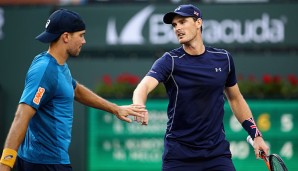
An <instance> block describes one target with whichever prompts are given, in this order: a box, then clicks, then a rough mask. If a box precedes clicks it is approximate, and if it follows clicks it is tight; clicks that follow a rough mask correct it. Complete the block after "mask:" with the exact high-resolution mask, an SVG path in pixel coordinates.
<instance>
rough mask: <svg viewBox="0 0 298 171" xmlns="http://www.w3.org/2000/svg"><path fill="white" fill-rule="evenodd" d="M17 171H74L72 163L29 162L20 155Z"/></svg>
mask: <svg viewBox="0 0 298 171" xmlns="http://www.w3.org/2000/svg"><path fill="white" fill-rule="evenodd" d="M16 168H17V171H72V167H71V165H70V164H37V163H30V162H27V161H25V160H23V159H21V158H20V157H17V161H16Z"/></svg>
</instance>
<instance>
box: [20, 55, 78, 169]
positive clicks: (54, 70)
mask: <svg viewBox="0 0 298 171" xmlns="http://www.w3.org/2000/svg"><path fill="white" fill-rule="evenodd" d="M75 87H76V81H75V80H73V79H72V76H71V73H70V70H69V68H68V65H67V64H66V63H65V64H64V65H59V64H58V63H57V61H56V59H55V58H54V57H52V56H51V55H50V54H49V53H46V52H43V53H41V54H39V55H37V56H36V57H35V58H34V60H33V62H32V64H31V66H30V68H29V70H28V72H27V76H26V80H25V88H24V91H23V94H22V96H21V99H20V103H26V104H28V105H30V106H31V107H33V108H34V109H35V110H36V113H35V115H34V116H33V117H32V118H31V120H30V122H29V126H28V129H27V132H26V136H25V139H24V141H23V142H22V144H21V146H20V148H19V150H18V156H19V157H21V158H22V159H24V160H25V161H28V162H32V163H39V164H70V160H69V155H68V148H69V145H70V142H71V130H72V122H73V102H74V89H75Z"/></svg>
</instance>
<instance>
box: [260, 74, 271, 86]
mask: <svg viewBox="0 0 298 171" xmlns="http://www.w3.org/2000/svg"><path fill="white" fill-rule="evenodd" d="M262 80H263V83H264V84H270V83H272V80H273V78H272V77H271V75H269V74H265V75H263V78H262Z"/></svg>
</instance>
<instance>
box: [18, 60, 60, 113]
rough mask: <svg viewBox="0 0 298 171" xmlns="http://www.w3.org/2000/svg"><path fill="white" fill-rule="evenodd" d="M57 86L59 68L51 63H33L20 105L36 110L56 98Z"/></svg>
mask: <svg viewBox="0 0 298 171" xmlns="http://www.w3.org/2000/svg"><path fill="white" fill-rule="evenodd" d="M56 85H57V68H56V67H54V66H53V65H51V63H50V62H49V61H45V60H42V61H39V60H38V59H37V60H35V61H33V62H32V64H31V66H30V68H29V70H28V72H27V75H26V80H25V87H24V90H23V93H22V96H21V99H20V102H19V103H26V104H28V105H30V106H31V107H33V108H35V109H36V110H37V109H38V108H39V107H40V106H42V105H43V104H45V103H46V102H47V101H48V100H49V99H51V97H53V96H54V93H55V89H56Z"/></svg>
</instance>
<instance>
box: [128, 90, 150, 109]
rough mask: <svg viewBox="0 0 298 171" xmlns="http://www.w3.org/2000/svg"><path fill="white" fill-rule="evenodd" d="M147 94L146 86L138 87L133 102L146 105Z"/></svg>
mask: <svg viewBox="0 0 298 171" xmlns="http://www.w3.org/2000/svg"><path fill="white" fill-rule="evenodd" d="M147 96H148V93H147V90H146V88H145V87H137V88H136V89H135V91H134V92H133V97H132V102H133V104H140V105H145V104H146V101H147Z"/></svg>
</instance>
